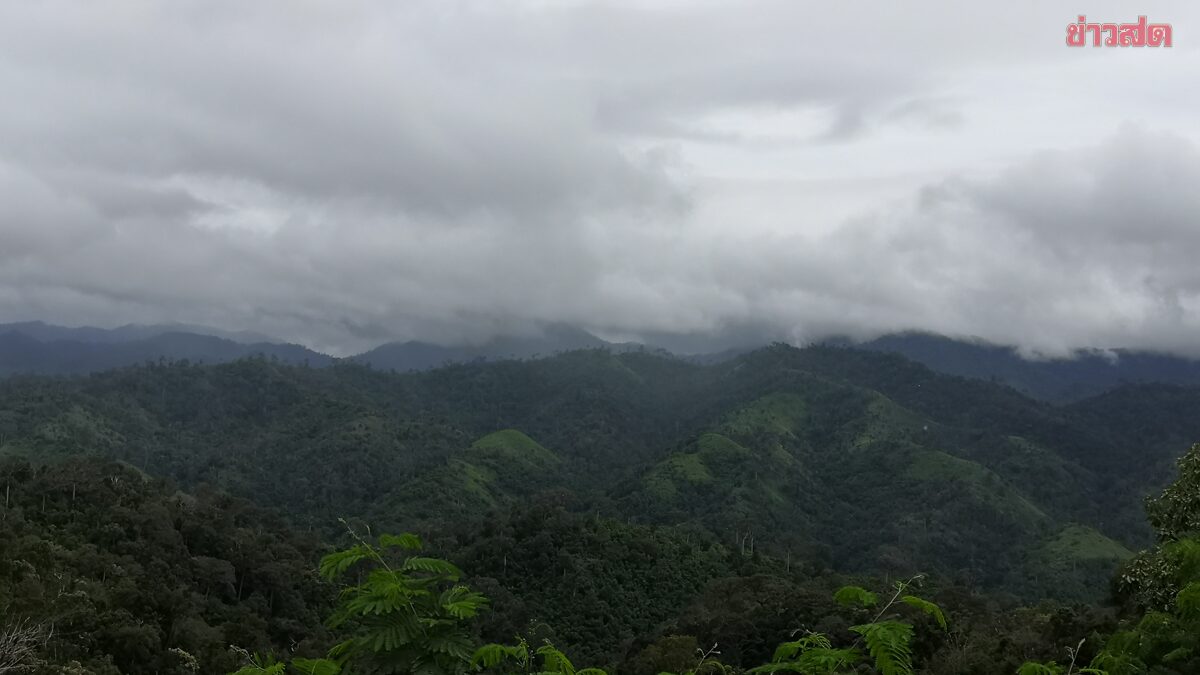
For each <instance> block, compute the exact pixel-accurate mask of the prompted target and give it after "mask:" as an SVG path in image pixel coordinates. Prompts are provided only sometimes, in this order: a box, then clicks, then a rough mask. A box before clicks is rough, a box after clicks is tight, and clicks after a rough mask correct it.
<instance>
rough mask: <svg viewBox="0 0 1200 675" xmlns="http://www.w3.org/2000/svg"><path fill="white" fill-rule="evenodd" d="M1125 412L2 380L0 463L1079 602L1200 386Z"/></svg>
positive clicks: (854, 392) (935, 391)
mask: <svg viewBox="0 0 1200 675" xmlns="http://www.w3.org/2000/svg"><path fill="white" fill-rule="evenodd" d="M1121 396H1122V394H1121V392H1120V391H1118V392H1114V393H1112V394H1109V395H1106V396H1103V397H1100V398H1097V399H1093V400H1089V401H1084V402H1080V403H1078V404H1076V405H1073V406H1071V407H1068V408H1056V407H1051V406H1048V405H1045V404H1042V403H1039V402H1036V401H1033V400H1030V399H1027V398H1025V397H1023V396H1021V395H1019V394H1017V393H1016V392H1015V391H1013V390H1011V389H1009V388H1007V387H1003V386H999V385H995V384H991V383H988V382H983V381H977V380H967V379H962V378H957V377H949V376H944V375H938V374H936V373H934V372H932V371H930V370H929V369H927V368H925V367H923V366H920V365H918V364H915V363H913V362H911V361H908V360H906V359H903V358H901V357H898V356H893V355H886V354H878V353H871V352H866V351H861V350H850V349H840V348H827V347H813V348H807V349H795V348H792V347H787V346H775V347H771V348H767V349H762V350H758V351H756V352H752V353H749V354H746V355H744V356H742V357H739V358H737V359H734V360H732V361H729V362H725V363H721V364H717V365H711V366H699V365H694V364H688V363H685V362H681V361H679V360H675V359H671V358H664V357H660V356H655V355H650V354H644V353H624V354H613V353H610V352H607V351H604V350H585V351H579V352H572V353H567V354H563V355H560V356H557V357H554V358H548V359H543V360H536V361H524V362H520V361H506V362H497V363H487V364H471V365H457V366H451V367H447V368H442V369H438V370H433V371H429V372H423V373H411V374H402V375H397V374H390V373H382V372H377V371H372V370H370V369H368V368H364V367H359V366H353V365H337V366H334V367H332V368H325V369H317V368H304V367H293V366H288V365H284V364H281V363H278V362H272V361H269V360H265V359H249V360H242V361H238V362H234V363H230V364H224V365H217V366H196V365H150V366H139V367H133V368H126V369H121V370H116V371H111V372H106V373H102V374H97V375H93V376H90V377H86V378H80V379H52V378H41V377H17V378H11V379H8V380H6V381H4V382H3V383H0V441H2V446H0V451H2V452H3V453H4V454H5V455H16V456H23V457H28V458H31V459H33V460H35V461H47V460H50V459H52V458H54V457H57V456H67V455H70V454H75V453H84V454H93V455H100V456H104V457H110V458H115V459H120V460H123V461H125V462H128V463H129V464H131V465H132V466H134V467H137V468H139V469H140V470H142V471H145V472H147V473H149V474H152V475H160V476H165V477H170V478H172V479H173V480H176V481H178V482H179V483H180V484H181V485H182V486H184V487H187V488H191V487H194V486H197V485H201V484H209V485H212V486H216V487H219V488H222V489H225V490H228V491H230V492H231V493H233V494H235V495H239V496H242V497H245V498H248V499H252V500H255V501H257V502H259V503H261V504H264V505H269V506H272V507H278V508H280V509H282V510H283V511H284V512H285V513H286V514H288V517H289V518H290V519H291V520H292V521H293V522H294V523H296V524H297V525H299V526H303V527H306V528H316V529H317V530H320V531H330V530H333V529H335V528H336V527H337V524H336V518H337V517H339V516H349V517H356V518H361V519H363V520H364V521H368V522H372V523H375V524H377V525H382V526H387V527H393V528H404V529H415V530H422V531H426V532H437V531H440V530H441V528H440V527H439V526H443V525H447V524H458V523H461V522H463V521H465V520H470V519H472V518H476V517H478V516H479V514H481V513H484V512H486V511H487V510H489V509H496V508H503V507H506V506H508V505H511V504H514V503H518V502H520V501H522V500H524V499H526V498H528V497H531V496H533V495H536V494H538V493H540V492H543V491H546V490H553V489H565V490H567V491H570V492H571V493H573V494H575V495H576V497H575V498H574V499H575V500H576V502H577V505H578V508H579V509H581V510H586V511H590V512H594V513H598V514H601V515H606V516H611V517H617V518H622V519H624V520H627V521H629V522H640V523H646V524H655V525H682V524H687V525H688V526H692V527H696V528H699V529H701V530H703V531H705V532H708V533H711V534H712V536H714V537H715V538H716V539H717V540H718V541H721V542H724V543H726V544H733V545H736V546H737V547H738V548H739V549H741V548H743V547H746V548H747V550H749V548H750V547H753V549H754V550H756V551H761V552H764V553H769V554H771V555H779V556H784V557H788V556H795V557H797V558H801V559H808V560H812V561H816V562H818V563H819V564H821V565H825V566H829V567H832V568H834V569H839V570H844V571H848V572H870V573H881V574H902V573H906V572H910V571H917V570H920V571H926V572H937V573H940V574H943V575H946V576H948V577H952V578H955V579H959V580H962V581H966V582H971V583H972V584H976V585H981V586H983V587H986V588H994V589H1006V590H1010V591H1013V592H1016V593H1019V594H1022V595H1026V596H1030V597H1033V596H1041V595H1045V594H1049V595H1051V596H1055V595H1057V596H1059V597H1083V596H1086V595H1089V594H1094V593H1095V589H1096V588H1097V586H1095V584H1094V583H1093V582H1094V581H1095V580H1096V579H1100V578H1104V577H1106V575H1108V574H1109V573H1110V572H1111V569H1112V567H1113V565H1114V562H1115V560H1117V559H1119V558H1121V557H1122V556H1124V555H1126V554H1127V549H1129V548H1134V547H1137V546H1139V545H1141V544H1143V543H1145V541H1146V536H1147V535H1146V533H1147V531H1146V529H1145V526H1144V525H1143V517H1142V511H1141V500H1142V497H1143V496H1144V495H1146V494H1148V493H1149V492H1150V491H1151V490H1153V489H1154V488H1156V487H1158V486H1160V485H1162V484H1163V483H1164V482H1165V481H1166V480H1167V478H1168V476H1169V475H1170V465H1171V462H1172V461H1173V460H1174V459H1175V456H1176V455H1177V454H1178V452H1179V448H1180V447H1181V445H1180V440H1181V439H1185V438H1196V437H1200V421H1198V420H1197V419H1196V418H1195V416H1193V415H1190V414H1189V411H1191V410H1194V409H1196V408H1195V405H1194V404H1195V403H1196V402H1200V392H1198V391H1196V390H1192V389H1183V388H1169V387H1160V388H1155V387H1143V388H1142V389H1141V390H1139V393H1138V399H1139V400H1144V401H1148V400H1153V397H1156V396H1157V397H1161V398H1163V399H1170V400H1171V401H1172V404H1171V405H1169V406H1151V405H1146V406H1142V407H1140V408H1138V410H1139V411H1140V412H1139V413H1136V414H1134V416H1135V417H1136V418H1137V419H1135V420H1130V419H1128V417H1127V416H1122V415H1117V414H1113V413H1112V410H1111V409H1112V408H1113V407H1114V403H1113V401H1114V400H1119V399H1120V397H1121ZM1116 407H1117V408H1120V406H1119V405H1117V406H1116ZM1148 428H1153V429H1155V430H1156V431H1155V432H1154V433H1152V434H1148V433H1144V432H1145V430H1146V429H1148ZM1089 589H1091V590H1089Z"/></svg>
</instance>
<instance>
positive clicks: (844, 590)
mask: <svg viewBox="0 0 1200 675" xmlns="http://www.w3.org/2000/svg"><path fill="white" fill-rule="evenodd" d="M833 599H834V600H835V601H837V603H838V604H839V605H845V606H846V607H849V606H852V605H858V606H860V607H874V606H875V605H876V603H878V602H879V596H877V595H875V594H874V593H872V592H871V591H868V590H867V589H865V588H862V587H861V586H842V587H841V588H839V589H838V591H837V593H834V594H833Z"/></svg>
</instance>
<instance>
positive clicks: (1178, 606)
mask: <svg viewBox="0 0 1200 675" xmlns="http://www.w3.org/2000/svg"><path fill="white" fill-rule="evenodd" d="M1146 511H1147V512H1148V513H1149V515H1150V524H1151V525H1152V526H1153V527H1154V530H1155V533H1156V534H1157V536H1158V540H1159V545H1158V546H1157V547H1156V548H1154V549H1151V550H1149V551H1145V552H1143V553H1142V554H1140V555H1139V556H1137V557H1136V558H1135V559H1134V560H1132V561H1131V562H1130V563H1129V565H1127V566H1126V568H1125V569H1124V570H1123V571H1122V572H1121V574H1120V575H1119V576H1118V578H1117V586H1118V589H1119V590H1120V592H1121V593H1122V594H1123V595H1124V596H1125V597H1126V598H1127V599H1128V601H1129V602H1130V603H1131V604H1132V605H1133V606H1134V608H1135V609H1136V611H1137V614H1138V616H1137V618H1134V619H1131V620H1130V621H1129V622H1128V624H1127V625H1126V626H1125V627H1124V629H1123V630H1121V631H1118V632H1117V633H1116V634H1114V635H1113V636H1112V637H1111V638H1109V640H1108V642H1107V643H1106V644H1105V646H1104V649H1102V650H1101V651H1100V652H1099V653H1098V654H1096V656H1095V657H1094V658H1093V659H1092V660H1091V664H1090V666H1089V667H1087V668H1082V669H1080V668H1075V659H1076V656H1077V652H1078V649H1076V650H1073V651H1070V652H1069V653H1068V656H1069V657H1070V658H1071V662H1070V663H1068V664H1067V665H1066V666H1062V665H1059V664H1058V663H1056V662H1050V663H1027V664H1025V666H1024V667H1023V668H1022V669H1021V671H1020V675H1059V674H1060V673H1068V672H1072V670H1073V671H1074V672H1077V673H1100V674H1104V675H1134V674H1136V673H1196V672H1200V444H1196V445H1193V446H1192V448H1191V450H1190V451H1188V453H1187V454H1186V455H1184V456H1183V458H1181V459H1180V460H1179V478H1178V479H1177V480H1176V481H1175V482H1174V483H1172V484H1171V485H1170V486H1168V487H1167V488H1166V489H1165V490H1164V491H1163V493H1162V495H1161V496H1159V497H1158V498H1157V499H1151V500H1149V501H1148V502H1147V505H1146Z"/></svg>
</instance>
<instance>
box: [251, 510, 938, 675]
mask: <svg viewBox="0 0 1200 675" xmlns="http://www.w3.org/2000/svg"><path fill="white" fill-rule="evenodd" d="M351 533H352V535H353V536H354V537H355V539H356V541H357V543H356V544H355V545H354V546H352V547H350V548H348V549H346V550H343V551H338V552H336V553H331V554H329V555H327V556H325V557H324V558H323V559H322V560H321V565H320V571H321V575H322V576H324V577H325V578H326V579H329V580H331V581H332V580H336V579H339V578H343V577H345V576H347V575H348V574H349V573H351V572H357V579H358V581H357V583H353V584H351V585H349V586H347V587H346V588H345V589H344V590H343V591H342V593H341V602H340V603H339V605H338V607H337V608H336V610H335V611H334V613H333V615H332V616H331V617H330V619H329V622H328V623H329V626H330V627H331V628H333V629H335V630H338V629H340V630H344V631H348V632H349V634H350V635H349V637H347V638H346V639H344V640H343V641H342V642H340V643H338V644H337V645H335V646H334V647H333V648H332V649H330V650H329V654H328V658H326V659H295V660H293V661H292V662H291V663H290V664H287V663H284V662H280V661H276V660H275V659H274V657H272V656H269V655H266V656H263V655H257V654H255V655H250V654H248V653H246V654H245V656H246V658H247V661H248V663H247V665H246V666H245V667H243V668H242V669H241V670H238V671H237V672H236V673H234V674H233V675H285V674H286V673H301V674H304V675H338V674H339V673H344V674H347V675H349V674H351V673H354V674H362V675H365V674H371V675H374V674H379V675H384V674H391V673H413V674H415V675H463V674H464V673H467V672H472V671H487V672H490V673H496V674H503V675H531V674H533V673H538V674H540V675H549V674H555V675H605V671H604V670H603V669H600V668H584V669H576V668H575V666H574V664H572V663H571V661H570V659H569V658H568V657H567V655H566V654H564V653H563V652H562V651H560V650H559V649H557V648H556V647H555V646H554V645H553V644H551V643H550V642H549V641H546V642H545V644H543V645H542V646H540V647H538V648H536V649H531V648H530V646H529V642H528V641H527V640H526V639H525V638H520V637H519V638H518V639H517V642H516V643H514V644H512V645H503V644H496V643H491V644H486V645H483V646H481V647H478V648H473V646H472V641H471V637H470V634H469V633H468V631H467V622H468V621H469V620H470V619H472V618H474V617H475V616H476V615H477V614H478V612H479V611H480V610H481V609H482V608H484V607H485V606H486V605H487V602H488V601H487V599H486V598H485V597H483V596H482V595H481V594H479V593H476V592H474V591H472V590H471V589H470V588H469V587H467V586H465V585H463V584H460V583H458V582H459V579H460V578H461V576H462V574H461V572H460V571H459V570H458V568H456V567H455V566H454V565H452V564H450V563H449V562H446V561H445V560H440V559H438V558H430V557H423V556H419V555H416V554H415V552H416V551H418V550H419V549H420V548H421V541H420V539H419V538H418V537H417V536H416V535H413V534H402V535H399V536H395V535H387V534H385V535H382V536H380V537H379V538H378V539H377V541H376V542H375V543H371V542H369V541H367V540H366V539H365V538H363V537H360V536H359V535H357V534H355V533H353V531H351ZM396 552H403V553H404V554H405V555H406V557H404V558H403V559H402V560H394V559H393V558H394V557H395V556H394V553H396ZM408 554H411V555H408ZM919 580H920V577H919V576H918V577H913V578H912V579H909V580H907V581H900V582H897V583H896V584H895V588H894V591H893V593H892V595H891V597H890V599H889V600H888V601H887V602H886V603H884V604H883V605H882V606H880V605H879V596H878V595H877V594H875V593H872V592H870V591H868V590H866V589H864V588H861V587H858V586H846V587H844V588H842V589H841V590H839V591H838V592H837V593H836V594H835V595H834V599H835V600H836V601H837V602H838V603H839V604H842V605H844V606H848V607H854V608H857V609H858V610H861V611H862V612H864V613H871V614H873V616H872V617H871V619H870V620H869V621H866V622H864V623H861V624H857V625H854V626H851V627H850V631H851V632H852V633H853V634H855V635H856V636H857V637H856V638H855V639H854V640H853V641H852V642H851V643H850V644H847V645H844V646H840V647H834V643H833V639H832V638H831V637H830V636H829V635H826V634H824V633H816V632H808V633H806V634H805V635H803V636H802V637H800V638H799V639H797V640H794V641H791V642H785V643H783V644H781V645H779V647H778V648H777V649H776V650H775V655H774V658H773V659H772V662H771V663H768V664H765V665H762V666H759V667H757V668H752V669H750V670H749V671H748V672H750V673H763V674H769V673H777V672H791V673H798V674H799V675H835V674H837V673H843V672H849V670H848V669H853V668H856V667H857V666H858V665H859V664H860V663H861V664H870V665H871V666H873V668H874V671H871V672H876V673H878V674H879V675H911V674H912V673H913V672H914V665H913V663H914V656H913V649H912V641H913V636H914V634H915V629H914V625H913V623H910V622H908V621H905V620H903V615H902V612H909V613H915V614H917V615H918V616H923V617H928V619H929V620H930V621H932V622H933V623H935V624H936V625H937V626H938V627H940V628H941V629H942V630H946V629H947V627H948V626H947V622H946V617H945V615H944V614H943V613H942V610H941V608H940V607H938V606H937V605H936V604H934V603H932V602H930V601H928V600H925V599H924V598H921V597H918V596H916V595H913V594H911V593H910V592H909V591H910V590H911V589H912V588H913V586H914V585H915V584H916V583H917V582H919ZM715 655H717V652H716V647H715V645H714V647H713V648H712V649H709V650H707V651H701V652H700V654H699V660H698V662H697V664H696V666H695V667H694V668H692V669H690V670H687V671H684V673H682V674H681V675H710V674H722V675H723V674H724V673H728V672H732V670H733V669H732V668H731V667H728V666H725V665H724V664H722V663H721V662H720V661H719V660H718V659H717V658H715ZM854 672H864V671H862V670H861V669H859V670H855V671H854ZM667 675H672V674H667Z"/></svg>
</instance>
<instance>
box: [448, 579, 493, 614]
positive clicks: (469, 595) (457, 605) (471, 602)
mask: <svg viewBox="0 0 1200 675" xmlns="http://www.w3.org/2000/svg"><path fill="white" fill-rule="evenodd" d="M439 604H441V606H442V608H443V609H445V610H446V612H447V613H448V614H450V616H453V617H455V618H457V619H469V618H471V617H473V616H475V615H476V614H478V613H479V610H480V609H482V608H484V607H485V606H487V598H486V597H484V596H483V594H482V593H475V592H474V591H472V590H471V589H470V588H467V587H466V586H455V587H453V588H451V589H449V590H447V591H445V592H444V593H442V596H441V598H439Z"/></svg>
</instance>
